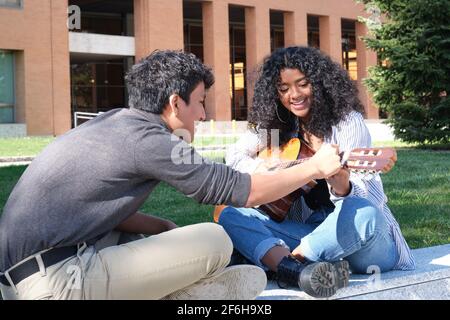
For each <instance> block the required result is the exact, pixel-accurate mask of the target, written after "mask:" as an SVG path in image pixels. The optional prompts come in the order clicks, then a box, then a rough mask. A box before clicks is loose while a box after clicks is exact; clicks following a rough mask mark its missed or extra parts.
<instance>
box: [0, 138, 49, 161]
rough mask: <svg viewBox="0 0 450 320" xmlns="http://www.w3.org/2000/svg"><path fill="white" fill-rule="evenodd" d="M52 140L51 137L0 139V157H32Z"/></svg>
mask: <svg viewBox="0 0 450 320" xmlns="http://www.w3.org/2000/svg"><path fill="white" fill-rule="evenodd" d="M54 139H55V138H53V137H26V138H1V139H0V157H17V156H34V155H37V154H38V153H40V152H41V151H42V149H44V147H45V146H47V145H48V144H49V143H50V142H52V141H53V140H54Z"/></svg>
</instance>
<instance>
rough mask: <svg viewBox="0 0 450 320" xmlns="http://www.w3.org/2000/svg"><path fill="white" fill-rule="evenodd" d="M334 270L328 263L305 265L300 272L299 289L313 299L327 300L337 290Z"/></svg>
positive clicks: (336, 274) (336, 275) (337, 280)
mask: <svg viewBox="0 0 450 320" xmlns="http://www.w3.org/2000/svg"><path fill="white" fill-rule="evenodd" d="M338 278H339V276H338V272H337V270H336V268H335V267H334V266H333V265H332V264H331V263H328V262H317V263H313V264H310V265H307V266H306V267H305V269H303V271H302V272H301V275H300V279H299V287H300V288H301V289H302V290H303V291H305V292H306V293H307V294H309V295H310V296H313V297H315V298H328V297H331V296H333V295H334V294H336V291H337V290H338V289H339V288H338V286H339V284H338V282H339V279H338Z"/></svg>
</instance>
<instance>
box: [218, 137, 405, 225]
mask: <svg viewBox="0 0 450 320" xmlns="http://www.w3.org/2000/svg"><path fill="white" fill-rule="evenodd" d="M313 155H314V150H313V149H312V148H311V147H309V145H308V144H307V143H305V142H304V141H301V140H300V139H299V138H293V139H291V140H289V141H288V142H287V143H285V144H284V145H282V146H281V147H280V148H271V149H269V148H268V149H264V150H262V151H261V152H260V153H259V154H258V158H261V159H264V160H265V161H267V163H269V164H270V163H271V161H270V159H273V158H274V157H275V158H279V159H280V162H279V163H278V164H277V165H274V166H270V165H269V168H268V171H274V170H279V169H284V168H289V167H292V166H294V165H297V164H300V163H302V162H305V161H308V160H309V158H310V157H312V156H313ZM340 156H341V162H342V165H343V166H344V167H346V168H348V169H349V170H350V171H353V172H358V173H361V174H373V173H377V172H381V171H384V172H386V170H387V168H388V166H389V164H390V163H391V161H393V162H394V163H395V161H396V160H397V153H396V151H395V149H393V148H357V149H353V150H351V151H350V152H346V153H341V154H340ZM316 185H317V182H316V181H314V180H313V181H310V182H308V183H307V184H306V185H304V186H302V187H301V188H299V189H297V190H296V191H294V192H292V193H290V194H289V195H287V196H285V197H283V198H281V199H278V200H276V201H273V202H271V203H267V204H263V205H260V206H259V207H258V209H259V210H262V211H263V212H264V213H266V214H267V215H268V216H270V217H271V218H272V219H273V220H275V221H277V222H282V221H283V220H284V219H285V218H286V215H287V213H288V211H289V209H290V207H291V206H292V203H293V202H294V201H295V200H296V199H298V198H299V197H300V196H301V195H304V194H307V193H308V192H309V191H310V190H311V189H312V188H314V187H315V186H316ZM226 207H227V206H226V205H218V206H215V209H214V221H215V222H218V221H219V216H220V214H221V213H222V211H223V209H225V208H226Z"/></svg>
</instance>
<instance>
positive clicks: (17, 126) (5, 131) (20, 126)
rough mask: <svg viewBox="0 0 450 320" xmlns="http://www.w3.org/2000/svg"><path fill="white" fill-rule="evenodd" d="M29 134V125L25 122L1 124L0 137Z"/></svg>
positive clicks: (15, 136)
mask: <svg viewBox="0 0 450 320" xmlns="http://www.w3.org/2000/svg"><path fill="white" fill-rule="evenodd" d="M26 136H27V125H26V124H24V123H5V124H0V138H17V137H26Z"/></svg>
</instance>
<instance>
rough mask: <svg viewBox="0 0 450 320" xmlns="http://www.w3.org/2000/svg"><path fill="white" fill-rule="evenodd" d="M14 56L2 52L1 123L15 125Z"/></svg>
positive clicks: (0, 84) (0, 53)
mask: <svg viewBox="0 0 450 320" xmlns="http://www.w3.org/2000/svg"><path fill="white" fill-rule="evenodd" d="M14 100H15V99H14V54H13V53H12V52H10V51H1V50H0V123H14V103H15V101H14Z"/></svg>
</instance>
